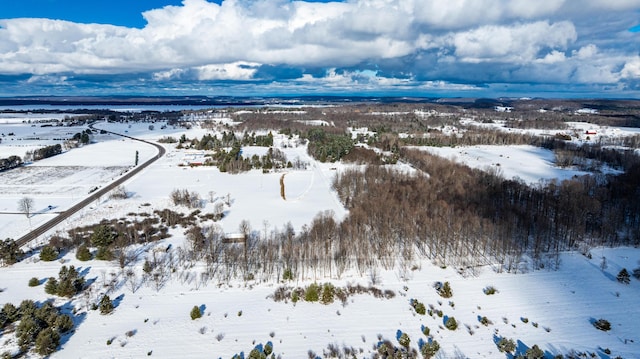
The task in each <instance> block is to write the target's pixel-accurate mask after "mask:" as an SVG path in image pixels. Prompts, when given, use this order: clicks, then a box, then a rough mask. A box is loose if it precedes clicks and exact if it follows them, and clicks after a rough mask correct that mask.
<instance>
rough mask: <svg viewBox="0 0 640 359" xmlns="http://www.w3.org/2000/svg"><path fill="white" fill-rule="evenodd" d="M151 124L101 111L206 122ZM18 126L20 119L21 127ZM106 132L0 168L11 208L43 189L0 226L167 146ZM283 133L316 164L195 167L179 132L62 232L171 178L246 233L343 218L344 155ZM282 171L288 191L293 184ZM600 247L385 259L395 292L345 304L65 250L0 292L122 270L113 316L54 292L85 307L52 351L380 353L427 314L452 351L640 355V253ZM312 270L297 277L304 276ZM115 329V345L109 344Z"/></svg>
mask: <svg viewBox="0 0 640 359" xmlns="http://www.w3.org/2000/svg"><path fill="white" fill-rule="evenodd" d="M0 122H1V121H0ZM7 125H8V124H7ZM12 126H17V125H16V124H15V123H14V124H12ZM148 126H149V124H132V125H128V124H107V123H101V124H99V125H98V126H96V127H97V128H104V129H108V130H110V131H114V132H121V133H124V132H125V131H126V133H127V134H129V135H131V136H136V137H142V138H145V139H148V140H157V139H159V138H162V137H164V136H174V137H176V138H177V137H179V136H180V135H181V134H182V133H185V134H186V135H187V137H191V138H193V137H200V136H201V135H202V134H204V131H203V130H202V129H199V128H193V129H191V130H188V131H186V130H184V129H178V128H171V127H168V128H165V129H163V130H161V129H160V127H161V124H155V126H154V127H155V129H154V130H153V131H150V130H149V129H148ZM23 127H25V126H24V125H23ZM27 128H29V129H30V128H31V127H30V126H28V127H27ZM45 129H46V128H45ZM80 130H81V129H80ZM3 131H4V129H3ZM12 131H18V129H17V128H16V127H13V130H12ZM20 131H22V130H20ZM25 131H26V130H25ZM76 132H78V131H76ZM26 134H27V135H28V133H26ZM16 135H18V133H17V132H16ZM25 136H26V135H25ZM16 137H17V136H16ZM16 141H18V140H16ZM95 141H96V143H93V144H91V145H88V146H85V147H82V148H78V149H73V150H71V151H68V152H65V153H64V154H62V155H59V156H56V157H53V158H50V159H47V160H43V161H40V162H37V163H35V164H32V165H28V166H26V167H23V168H20V169H17V170H12V171H7V172H4V173H0V211H4V212H12V211H15V210H16V208H17V201H18V199H19V198H21V197H22V196H25V195H28V196H30V197H33V198H34V200H35V203H36V206H35V207H36V209H37V212H38V213H36V214H35V215H34V216H32V217H31V218H30V219H27V218H26V216H24V215H23V214H0V238H6V237H12V236H18V235H20V234H21V233H25V232H26V231H27V230H28V229H29V226H36V225H37V224H39V223H42V222H44V221H45V220H46V219H48V218H51V217H52V214H51V212H57V211H63V210H65V209H66V208H68V207H69V206H71V205H72V204H73V203H75V202H76V201H78V200H79V199H80V198H82V197H84V196H86V194H87V191H88V189H90V188H92V186H103V185H105V184H106V183H108V182H110V181H111V180H112V179H113V178H114V177H115V176H117V175H119V174H120V173H121V171H123V170H124V169H126V168H129V167H130V166H132V165H133V160H134V153H135V151H139V153H140V161H144V160H146V159H148V158H150V157H152V156H154V155H155V153H156V150H155V149H154V148H153V147H152V146H149V145H145V144H142V143H139V142H135V141H131V140H126V139H125V140H123V139H122V138H121V137H117V136H113V135H100V136H96V138H95ZM4 142H5V140H3V143H2V145H4ZM285 142H286V139H285V138H280V137H276V147H280V149H281V150H282V151H283V152H285V153H286V155H287V157H288V158H289V159H290V160H293V159H295V158H299V159H300V160H301V161H303V162H308V163H309V167H308V168H307V169H306V170H291V171H282V172H277V173H268V174H263V173H262V172H261V171H251V172H249V173H244V174H241V175H231V174H226V173H220V172H219V171H218V170H217V169H216V168H212V167H193V168H191V167H182V166H180V164H181V163H183V162H184V157H185V156H188V154H187V152H186V151H182V150H177V149H175V145H166V147H167V149H168V152H167V155H166V156H165V157H164V158H162V159H161V160H160V161H158V162H156V163H154V164H153V165H152V166H150V167H149V168H147V169H146V170H144V171H143V172H142V173H141V174H140V175H139V176H136V177H135V178H133V179H131V180H130V181H128V182H127V183H125V188H126V190H127V191H128V192H129V193H130V194H131V197H130V198H128V199H126V200H110V199H108V198H101V199H100V201H97V202H96V203H95V205H93V206H91V208H87V209H85V210H83V211H81V212H80V213H78V214H76V215H75V216H74V217H73V218H72V219H70V220H68V221H66V222H65V223H63V224H61V225H60V226H59V228H57V229H56V230H58V231H64V230H66V229H69V228H71V227H74V226H78V225H81V224H90V223H97V222H99V221H100V220H102V219H105V218H106V219H111V218H119V217H121V216H124V215H125V214H127V213H129V212H132V211H141V210H143V209H144V210H145V211H152V210H153V209H163V208H173V207H174V206H173V205H172V204H171V203H170V201H169V194H170V193H171V191H172V190H174V189H188V190H189V191H196V192H197V193H199V194H200V195H201V197H202V199H203V205H204V208H203V209H202V211H203V212H208V211H211V210H212V209H213V206H214V204H215V203H216V202H218V201H224V200H225V199H226V198H230V199H231V205H230V206H229V207H228V208H226V210H227V215H226V216H225V218H224V219H223V220H222V221H221V222H220V225H221V226H222V228H223V230H224V231H225V232H236V231H237V230H238V225H239V223H240V222H241V221H242V220H245V219H246V220H249V221H250V223H251V225H252V227H253V229H254V230H259V231H262V230H263V227H264V226H267V230H271V229H274V228H275V227H278V228H281V227H282V226H283V225H284V224H286V223H287V222H291V223H292V225H293V226H294V228H295V229H296V231H298V230H299V229H300V228H301V227H302V226H303V225H305V224H308V223H310V222H311V220H312V218H313V217H314V216H315V215H316V214H317V213H318V212H319V211H325V210H329V211H333V213H334V215H335V216H336V219H340V218H341V217H342V216H344V215H345V210H344V209H343V208H342V206H341V205H340V203H339V202H338V200H337V198H336V196H335V193H334V192H333V191H332V190H331V181H332V178H333V175H334V173H335V172H336V170H337V171H340V170H341V165H336V164H321V163H317V162H315V161H313V160H312V159H311V158H309V156H308V155H307V154H306V149H305V148H304V147H302V146H299V147H295V146H293V147H292V146H291V143H287V146H286V148H285V146H284V144H285ZM0 148H2V147H0ZM434 150H436V149H434ZM445 150H447V151H451V152H449V153H445V152H442V153H439V154H441V155H443V156H446V157H451V156H455V157H456V158H457V159H458V160H461V161H464V162H465V163H468V164H469V165H472V166H477V167H483V166H491V165H493V166H495V165H496V164H497V163H500V166H499V167H500V168H501V169H502V171H503V174H504V176H505V177H507V178H511V177H514V176H518V177H520V178H522V179H524V180H525V181H527V182H530V183H535V182H537V181H539V180H540V179H549V178H560V179H562V178H567V177H571V176H573V175H575V174H581V173H580V172H576V171H570V170H560V169H557V168H555V167H554V166H553V164H552V154H551V153H550V152H549V153H547V151H544V150H540V149H537V148H533V147H529V146H517V147H504V148H500V147H482V146H479V147H473V148H455V149H437V151H445ZM243 151H244V153H245V154H252V153H256V154H261V153H263V152H264V151H266V149H265V148H246V149H243ZM0 156H6V154H5V152H2V151H0ZM283 175H284V182H285V191H286V200H284V199H283V198H282V197H281V196H280V179H281V177H282V176H283ZM146 204H149V205H148V206H146ZM48 205H53V209H51V210H49V209H48V207H47V206H48ZM183 210H184V211H185V212H187V211H188V210H187V209H183ZM29 222H31V223H29ZM172 234H173V237H171V238H169V239H168V240H165V241H163V242H160V243H157V246H158V247H162V248H164V247H166V244H167V243H171V244H172V245H173V248H177V247H178V246H182V244H183V243H182V242H183V240H184V236H183V235H182V234H181V231H179V230H178V231H173V232H172ZM151 253H152V248H141V249H140V256H139V257H138V261H137V262H136V264H135V265H134V269H135V271H136V273H138V276H139V278H141V277H142V270H141V267H142V263H143V262H144V259H145V258H146V257H147V256H150V255H151ZM592 254H593V259H587V258H586V257H584V256H582V255H580V254H577V253H566V254H563V255H562V256H561V265H560V270H558V271H546V270H543V271H535V272H528V273H520V274H515V275H514V274H506V273H502V274H498V273H495V272H494V271H493V269H492V268H489V267H486V268H482V269H480V270H479V272H478V273H477V275H475V276H472V277H462V276H460V275H459V274H458V273H457V271H456V270H455V269H454V268H445V269H442V268H439V267H435V266H433V265H432V264H430V263H428V262H421V261H417V262H416V263H415V268H414V269H412V270H408V271H407V272H401V271H399V270H394V271H382V270H381V271H380V273H378V274H379V279H378V280H377V281H376V282H377V284H376V286H377V287H379V288H380V289H388V290H392V291H393V292H394V293H395V294H396V296H395V297H394V298H392V299H376V298H374V297H372V296H370V295H368V294H362V295H356V296H353V297H350V299H349V302H348V304H347V305H346V306H343V305H342V304H340V303H333V304H330V305H322V304H319V303H305V302H298V303H297V304H296V305H293V304H292V303H290V302H289V303H283V302H279V303H276V302H274V301H273V300H272V299H270V298H268V297H269V296H270V295H271V294H273V292H274V291H275V289H276V288H277V286H279V285H281V284H279V283H256V282H253V281H251V282H248V283H244V282H231V283H217V282H205V283H203V282H202V281H201V280H200V277H199V274H200V273H201V272H202V270H203V268H201V267H200V266H195V267H191V268H179V269H178V270H177V271H176V272H175V273H174V274H172V278H171V279H170V280H169V281H168V282H167V283H166V285H165V286H164V287H163V288H161V289H160V290H157V289H156V288H155V287H154V286H153V285H151V284H149V283H148V284H145V285H143V286H142V287H141V288H139V289H137V290H136V291H135V292H134V291H133V290H132V289H131V288H129V287H128V286H127V285H126V284H124V282H123V281H122V277H121V275H120V269H119V268H118V266H117V264H115V263H108V262H102V261H96V260H93V261H89V262H78V261H77V260H76V259H75V256H74V253H69V254H67V255H66V256H65V257H64V258H63V259H62V260H60V261H56V262H49V263H44V262H39V261H38V260H37V255H36V256H32V257H30V258H28V259H27V260H25V261H23V262H21V263H18V264H16V265H14V266H11V267H5V268H0V305H3V304H4V303H6V302H12V303H14V304H18V303H19V302H20V301H21V300H23V299H27V298H29V299H34V300H37V301H40V302H42V301H45V300H48V299H51V298H53V297H51V296H49V295H47V294H45V293H44V289H43V285H42V284H41V285H40V286H37V287H28V285H27V282H28V280H29V278H31V277H37V278H39V279H41V280H43V279H45V278H47V277H50V276H55V275H56V274H57V272H58V270H59V268H60V267H61V266H62V265H63V264H64V265H70V264H73V265H75V266H76V267H77V268H80V269H81V272H82V273H84V274H85V278H87V279H88V280H95V283H94V285H93V286H92V289H91V290H90V291H89V292H87V293H89V294H88V295H89V296H90V298H89V299H91V300H92V301H95V299H96V298H99V295H100V294H101V293H104V292H105V291H106V290H107V288H106V287H104V286H103V282H104V281H105V280H109V278H112V277H114V278H116V279H117V281H119V283H120V285H119V286H117V288H115V289H114V290H113V291H112V292H110V293H109V295H110V296H111V297H112V298H120V299H119V300H117V308H116V309H115V311H114V313H113V314H111V315H109V316H102V315H100V314H99V313H98V312H96V311H87V310H86V309H87V298H85V297H84V296H83V295H80V296H79V297H77V298H75V299H73V300H71V302H70V303H67V301H68V300H67V299H60V298H55V301H56V304H57V305H63V304H71V305H74V306H75V308H76V309H77V310H78V312H77V315H76V324H77V330H76V332H75V333H74V334H73V335H71V336H70V337H65V338H63V341H62V345H61V348H60V351H58V352H56V353H55V354H53V355H52V356H51V357H52V358H140V357H144V356H147V355H148V354H149V353H150V352H151V356H152V357H155V358H157V357H159V358H176V357H183V358H204V357H207V358H208V357H213V358H218V357H220V358H230V357H231V356H232V355H233V354H236V353H240V352H244V353H245V357H246V356H247V355H248V353H249V351H250V350H251V349H253V347H254V346H255V345H257V344H260V343H263V344H264V343H266V342H268V341H270V342H272V343H273V346H274V351H275V353H278V354H281V356H282V358H306V357H308V352H309V351H313V352H315V353H316V354H317V355H318V356H320V357H323V350H324V349H326V348H327V345H329V344H336V345H337V346H338V347H343V346H348V347H353V348H356V349H357V350H362V351H361V354H359V355H358V357H367V358H368V357H371V356H372V354H373V353H374V345H375V344H376V343H377V342H378V340H379V339H378V337H379V336H381V337H383V338H384V339H389V340H391V341H392V342H394V343H396V344H397V341H396V340H395V338H396V333H397V331H398V330H401V331H402V332H406V333H407V334H409V336H410V338H411V345H412V347H414V348H417V346H418V342H419V341H420V340H426V337H425V336H424V335H423V334H422V333H421V326H422V325H426V326H428V327H429V328H431V334H432V335H433V337H434V339H436V340H438V341H439V342H440V344H441V346H442V350H441V353H440V357H441V358H448V357H451V358H453V357H456V355H459V356H457V357H469V358H504V357H505V355H504V354H500V353H499V352H498V351H497V349H496V346H495V343H494V335H497V336H504V337H506V338H512V339H514V340H517V341H520V344H521V345H520V346H521V348H524V346H528V347H530V346H532V345H533V344H538V345H539V346H540V347H541V348H542V349H543V350H546V351H547V352H548V355H549V356H551V355H555V354H559V353H567V352H568V351H569V350H571V349H576V350H579V351H588V352H591V353H597V357H600V358H608V357H611V358H614V357H615V356H616V355H620V356H621V357H623V358H640V355H638V354H637V353H640V336H639V333H640V325H639V324H638V323H640V312H638V311H637V310H633V309H632V308H635V307H637V302H638V298H640V282H638V281H637V280H635V279H633V278H632V280H631V284H630V285H623V284H620V283H618V282H617V281H616V280H615V276H616V275H617V273H618V272H619V271H620V269H622V268H627V269H628V270H632V269H633V268H637V267H638V266H640V263H639V262H638V260H639V259H640V250H638V249H634V248H617V249H600V248H598V249H594V250H592ZM603 256H604V257H606V258H607V262H608V266H607V268H606V269H605V270H604V271H603V270H601V269H600V263H601V258H602V257H603ZM111 273H113V275H112V274H111ZM185 278H186V279H185ZM371 279H372V278H371V277H370V276H364V277H361V276H359V275H357V274H355V273H351V274H347V275H345V276H344V277H343V279H341V280H339V281H337V280H332V283H333V284H334V285H336V286H343V285H346V284H348V283H350V284H356V283H360V284H363V285H365V286H368V285H369V284H370V283H371ZM327 280H328V279H327ZM445 280H446V281H450V282H451V287H452V289H453V293H454V295H453V297H452V298H450V299H443V298H441V297H439V296H438V294H437V293H436V291H435V290H434V289H433V283H434V282H435V281H445ZM311 281H312V279H308V280H306V281H301V282H297V283H287V285H291V286H296V285H306V284H309V283H310V282H311ZM318 281H319V282H322V281H323V279H322V278H320V279H318ZM489 285H491V286H494V287H495V288H496V289H497V290H498V293H497V294H495V295H485V294H484V293H483V288H485V287H487V286H489ZM412 298H413V299H418V300H419V301H421V302H423V303H424V304H425V305H427V307H429V305H430V304H431V305H433V306H434V308H436V309H441V310H442V311H443V312H444V315H446V316H454V317H455V318H456V319H457V320H458V322H459V328H458V330H456V331H449V330H447V329H444V326H443V318H439V317H438V316H435V315H434V316H433V317H430V316H428V315H426V316H422V315H418V314H416V313H415V312H413V310H412V309H411V306H410V305H409V301H410V299H412ZM449 301H451V302H452V303H449ZM194 305H198V306H202V307H203V308H204V316H203V317H202V318H200V319H198V320H195V321H192V320H191V319H190V318H189V312H190V310H191V308H192V307H193V306H194ZM240 312H241V315H240ZM478 316H486V317H487V318H489V319H490V320H491V321H492V322H493V324H491V325H489V326H486V327H485V326H483V325H482V324H480V322H479V319H478V318H479V317H478ZM521 318H527V319H528V322H527V323H524V321H523V320H522V319H521ZM599 318H605V319H607V320H609V321H610V322H611V324H612V330H611V331H609V332H602V331H599V330H596V329H595V328H594V327H593V326H592V324H591V321H593V320H594V319H599ZM534 323H535V324H536V325H534ZM130 331H132V332H131V333H132V334H133V335H132V336H127V335H126V334H125V333H127V332H130ZM109 339H113V342H112V343H111V344H110V345H107V341H108V340H109ZM604 348H609V349H610V350H611V352H612V355H611V356H608V355H606V354H604V352H603V350H604ZM15 349H16V348H15V342H14V341H12V334H10V333H0V353H1V352H3V351H4V350H11V351H13V350H15Z"/></svg>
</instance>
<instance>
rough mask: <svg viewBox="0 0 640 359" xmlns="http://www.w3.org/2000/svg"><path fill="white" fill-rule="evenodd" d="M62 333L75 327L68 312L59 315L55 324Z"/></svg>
mask: <svg viewBox="0 0 640 359" xmlns="http://www.w3.org/2000/svg"><path fill="white" fill-rule="evenodd" d="M53 325H54V326H55V327H56V328H57V329H58V331H59V332H60V333H66V332H68V331H70V330H71V329H73V319H71V317H70V316H68V315H66V314H62V315H59V316H58V317H57V318H56V320H55V322H54V324H53Z"/></svg>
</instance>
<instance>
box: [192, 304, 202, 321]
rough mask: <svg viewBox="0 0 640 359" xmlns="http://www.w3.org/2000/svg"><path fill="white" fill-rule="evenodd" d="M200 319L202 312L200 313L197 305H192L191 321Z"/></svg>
mask: <svg viewBox="0 0 640 359" xmlns="http://www.w3.org/2000/svg"><path fill="white" fill-rule="evenodd" d="M200 317H202V312H201V311H200V308H199V307H198V306H197V305H194V306H193V308H192V309H191V320H196V319H198V318H200Z"/></svg>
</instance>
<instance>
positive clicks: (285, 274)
mask: <svg viewBox="0 0 640 359" xmlns="http://www.w3.org/2000/svg"><path fill="white" fill-rule="evenodd" d="M282 279H283V280H293V271H292V270H291V268H285V270H284V272H283V273H282Z"/></svg>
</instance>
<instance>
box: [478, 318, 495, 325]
mask: <svg viewBox="0 0 640 359" xmlns="http://www.w3.org/2000/svg"><path fill="white" fill-rule="evenodd" d="M480 323H481V324H482V325H484V326H485V327H486V326H489V324H493V322H492V321H490V320H489V318H487V317H484V316H483V317H481V318H480Z"/></svg>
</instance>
